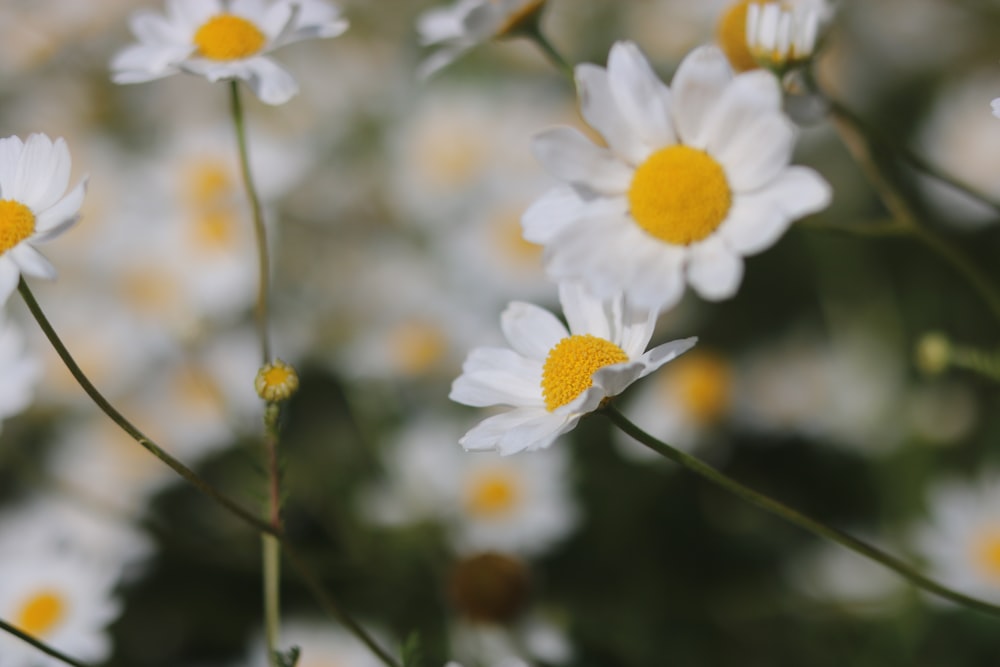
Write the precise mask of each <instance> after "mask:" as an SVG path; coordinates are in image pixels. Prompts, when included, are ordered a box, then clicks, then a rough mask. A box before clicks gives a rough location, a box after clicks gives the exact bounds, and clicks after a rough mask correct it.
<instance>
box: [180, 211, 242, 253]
mask: <svg viewBox="0 0 1000 667" xmlns="http://www.w3.org/2000/svg"><path fill="white" fill-rule="evenodd" d="M193 225H194V226H193V228H192V230H191V231H192V233H193V238H192V240H193V241H194V243H195V245H196V246H197V247H198V248H201V249H203V250H220V249H225V248H230V247H232V246H233V243H234V241H235V239H236V237H237V227H238V223H237V220H236V215H235V213H233V212H232V211H228V210H215V211H207V212H205V213H203V214H201V215H199V216H198V217H197V218H196V219H195V220H194V221H193Z"/></svg>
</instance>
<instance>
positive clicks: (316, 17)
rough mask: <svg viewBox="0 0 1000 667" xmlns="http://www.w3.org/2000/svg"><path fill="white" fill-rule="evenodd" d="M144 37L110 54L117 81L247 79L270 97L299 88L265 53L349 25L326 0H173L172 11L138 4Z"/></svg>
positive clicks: (137, 23) (134, 23) (280, 99)
mask: <svg viewBox="0 0 1000 667" xmlns="http://www.w3.org/2000/svg"><path fill="white" fill-rule="evenodd" d="M130 26H131V28H132V32H133V33H134V34H135V36H136V38H137V39H138V40H139V43H138V44H134V45H132V46H129V47H126V48H125V49H123V50H122V51H120V52H119V53H118V54H117V55H116V56H115V57H114V59H113V60H112V61H111V69H112V72H113V76H112V78H113V80H114V81H115V83H142V82H146V81H153V80H155V79H160V78H163V77H166V76H170V75H172V74H177V73H178V72H189V73H191V74H199V75H201V76H204V77H205V78H207V79H208V80H209V81H220V80H224V79H241V80H243V81H246V83H247V84H248V85H249V86H250V88H251V89H252V90H253V92H254V94H256V95H257V97H258V98H260V100H261V101H262V102H264V103H265V104H283V103H285V102H287V101H288V100H289V99H291V97H292V96H294V95H295V94H296V93H297V92H298V84H296V83H295V79H293V78H292V76H291V75H290V74H289V73H288V72H286V71H285V70H284V69H282V68H281V67H280V66H279V65H278V64H277V63H275V62H274V61H273V60H271V59H270V58H269V57H267V56H266V55H265V54H266V53H268V52H270V51H272V50H274V49H276V48H278V47H280V46H284V45H286V44H290V43H292V42H298V41H301V40H304V39H314V38H322V37H336V36H337V35H339V34H341V33H342V32H344V31H345V30H346V29H347V21H346V20H344V19H342V18H340V15H339V10H338V9H337V8H336V7H334V6H333V5H330V4H328V3H326V2H324V1H323V0H276V1H273V2H261V1H260V0H230V1H228V2H224V1H223V0H167V12H166V16H161V15H159V14H156V13H154V12H151V11H138V12H136V13H134V14H133V15H132V19H131V21H130Z"/></svg>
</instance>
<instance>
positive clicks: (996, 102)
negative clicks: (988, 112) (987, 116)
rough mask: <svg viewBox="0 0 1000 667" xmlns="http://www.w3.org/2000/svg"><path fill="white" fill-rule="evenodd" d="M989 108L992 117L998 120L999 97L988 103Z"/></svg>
mask: <svg viewBox="0 0 1000 667" xmlns="http://www.w3.org/2000/svg"><path fill="white" fill-rule="evenodd" d="M990 107H991V108H992V109H993V115H994V116H996V117H997V118H1000V97H997V98H995V99H994V100H993V101H992V102H990Z"/></svg>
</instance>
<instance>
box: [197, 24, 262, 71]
mask: <svg viewBox="0 0 1000 667" xmlns="http://www.w3.org/2000/svg"><path fill="white" fill-rule="evenodd" d="M266 41H267V38H266V37H265V36H264V33H262V32H261V31H260V30H259V29H258V28H257V26H255V25H254V24H253V23H251V22H250V21H247V20H246V19H244V18H240V17H239V16H234V15H233V14H216V15H215V16H213V17H212V18H210V19H209V20H208V21H206V22H205V23H204V24H202V26H201V27H200V28H198V31H197V32H195V33H194V43H195V45H196V46H197V47H198V53H199V54H200V55H202V56H204V57H205V58H208V59H210V60H238V59H240V58H248V57H250V56H252V55H253V54H255V53H257V52H258V51H260V50H261V49H262V48H263V47H264V43H265V42H266Z"/></svg>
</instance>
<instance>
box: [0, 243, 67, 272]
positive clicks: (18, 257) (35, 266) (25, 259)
mask: <svg viewBox="0 0 1000 667" xmlns="http://www.w3.org/2000/svg"><path fill="white" fill-rule="evenodd" d="M7 256H8V257H10V259H11V260H12V261H13V262H14V263H15V264H17V266H18V268H20V269H21V273H24V274H25V275H29V276H34V277H36V278H45V279H47V280H53V279H55V277H56V275H57V274H56V269H55V267H54V266H52V264H51V262H49V260H47V259H45V257H43V256H42V254H41V253H40V252H38V251H37V250H35V249H34V248H32V247H31V246H30V245H28V244H27V243H18V244H17V245H16V246H14V247H13V248H11V249H10V250H8V251H7Z"/></svg>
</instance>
